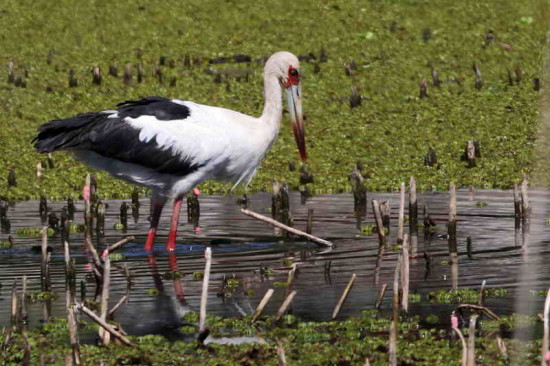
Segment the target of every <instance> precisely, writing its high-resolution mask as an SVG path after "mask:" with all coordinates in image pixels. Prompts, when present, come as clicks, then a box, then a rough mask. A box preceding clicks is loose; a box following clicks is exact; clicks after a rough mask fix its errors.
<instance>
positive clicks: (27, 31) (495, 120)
mask: <svg viewBox="0 0 550 366" xmlns="http://www.w3.org/2000/svg"><path fill="white" fill-rule="evenodd" d="M548 7H549V6H548V4H547V3H546V2H541V1H537V0H528V1H508V2H502V3H499V5H498V6H495V4H494V3H493V2H491V1H478V0H466V1H460V2H451V1H445V2H441V3H438V4H435V3H433V2H430V1H416V0H414V1H412V0H411V1H400V2H395V1H377V2H348V1H343V0H332V1H322V2H318V1H312V0H306V1H300V2H293V3H285V4H284V5H283V4H282V3H280V2H275V1H262V2H234V1H229V2H222V3H220V2H214V1H206V2H205V1H199V0H190V1H185V2H176V1H171V2H163V3H139V2H133V1H118V2H116V4H113V3H112V2H108V1H95V2H85V3H83V2H74V1H71V0H62V1H61V2H58V3H56V6H52V4H51V2H49V1H45V0H38V1H34V2H33V4H32V10H31V9H29V8H28V6H27V5H26V4H24V3H21V2H19V1H16V0H7V1H5V2H3V3H2V5H1V6H0V20H1V21H2V24H3V26H2V27H1V29H0V40H1V42H2V50H3V52H2V55H1V56H0V58H1V63H2V64H3V65H4V67H3V68H2V69H1V72H0V100H2V103H1V107H2V113H1V114H0V127H1V128H0V141H2V143H1V144H0V155H1V156H2V159H1V161H0V177H1V178H2V179H0V195H1V196H2V197H3V198H7V199H14V200H23V199H30V198H38V197H39V195H40V194H44V195H46V196H47V197H48V198H50V199H62V198H64V197H66V196H69V195H73V196H75V197H77V196H78V195H79V192H80V188H81V186H82V183H83V177H84V176H85V173H86V172H87V171H88V168H87V167H85V166H84V165H82V164H80V163H78V162H76V161H75V160H74V159H73V158H72V157H71V156H70V155H69V154H66V153H59V154H54V155H53V158H52V159H49V160H48V159H47V158H46V157H45V156H41V155H39V154H37V153H35V152H34V151H33V148H32V145H31V143H30V141H31V139H32V138H33V136H34V134H35V130H36V128H37V127H38V126H39V125H41V124H42V123H44V122H46V121H49V120H52V119H56V118H63V117H68V116H71V115H75V114H77V113H80V112H86V111H94V110H105V109H111V108H113V107H114V106H115V104H116V103H117V102H119V101H124V100H130V99H136V98H140V97H144V96H149V95H161V96H166V97H171V98H180V99H184V100H193V101H196V102H199V103H204V104H210V105H217V106H223V107H227V108H231V109H235V110H239V111H242V112H244V113H247V114H252V115H259V114H260V112H261V109H262V104H263V101H262V92H261V91H262V82H263V80H262V77H261V75H262V68H263V65H262V62H261V61H262V60H263V59H264V58H265V57H266V56H268V55H269V54H271V53H272V52H274V51H277V50H281V49H286V50H289V51H292V52H294V53H295V54H298V55H300V56H302V57H301V58H302V68H303V75H304V77H303V92H304V111H305V114H306V124H307V127H306V128H307V143H308V145H309V156H310V161H309V163H308V166H307V170H308V171H309V172H310V173H312V174H313V176H312V177H311V176H308V177H309V178H308V181H309V182H311V180H312V179H313V182H312V183H308V185H309V189H310V191H311V192H314V193H324V192H325V193H328V192H341V191H349V190H350V189H351V185H350V183H349V181H348V175H349V173H350V172H351V170H352V169H353V168H354V167H355V166H356V164H357V163H358V162H360V165H361V167H362V173H363V175H364V176H367V177H368V180H367V186H368V189H370V190H379V191H384V190H395V189H396V188H397V187H398V184H399V183H400V182H401V181H404V180H406V179H407V178H408V177H409V176H410V175H414V176H416V178H417V180H418V181H419V182H421V183H420V186H419V189H422V190H424V189H434V190H439V189H444V188H446V187H447V186H448V183H449V182H450V181H454V182H456V183H457V185H459V186H467V185H473V186H475V187H479V188H493V187H496V188H501V187H509V186H510V184H511V183H512V182H515V181H518V180H519V178H520V177H521V175H522V173H523V172H528V171H529V169H530V167H531V161H532V157H533V150H534V144H535V143H536V141H535V136H536V131H537V125H538V112H537V110H538V104H539V94H540V91H537V90H536V89H538V87H537V85H540V80H539V81H536V80H535V79H540V78H541V74H542V71H541V70H542V67H541V64H542V61H541V60H542V50H543V44H544V41H545V33H546V29H547V24H548V21H547V20H548V18H549V17H548V14H549V13H548ZM121 19H123V20H121ZM234 55H238V57H234ZM247 60H249V62H235V61H247ZM226 61H228V62H226ZM10 63H11V64H10ZM94 67H99V68H100V70H101V84H100V85H97V81H96V83H95V84H94V81H93V78H92V69H93V68H94ZM125 70H129V73H130V75H131V76H130V79H128V80H127V82H125V77H124V76H123V75H124V73H125ZM8 73H11V74H8ZM138 73H140V75H141V76H140V77H139V79H140V80H138ZM423 79H426V80H425V82H424V81H422V80H423ZM420 84H423V85H425V86H426V90H425V93H422V95H421V93H420V91H419V89H420V86H419V85H420ZM352 87H353V88H355V89H356V90H357V93H356V95H355V97H354V99H353V100H354V101H353V103H352V104H354V106H355V108H351V107H350V98H351V96H352V92H351V88H352ZM359 102H361V103H360V104H359ZM286 119H287V118H286V117H285V120H286ZM468 140H475V141H476V143H477V144H478V145H479V148H480V152H481V157H480V158H478V159H477V161H476V166H475V167H470V168H469V167H468V164H466V163H465V162H464V161H462V160H461V156H462V154H463V151H464V148H465V145H466V143H467V141H468ZM294 145H295V144H294V141H293V138H292V135H291V133H290V128H289V126H288V125H287V124H286V123H285V125H284V126H283V127H282V130H281V133H280V138H279V141H278V142H277V143H276V144H275V145H274V146H273V148H272V150H271V151H270V153H269V154H268V155H267V157H266V160H265V162H264V164H263V166H262V169H261V170H260V172H259V174H258V176H257V177H256V179H255V180H254V181H253V183H252V186H251V189H252V190H268V189H269V188H270V187H271V182H272V179H274V178H278V179H281V178H284V179H286V180H287V181H288V182H289V184H290V185H291V186H292V187H298V186H299V185H300V169H299V165H298V164H299V163H298V154H297V151H296V148H295V146H294ZM430 149H431V151H433V153H430V154H429V155H430V159H425V158H426V155H427V154H428V152H429V151H430ZM434 153H435V155H434ZM434 158H435V159H434ZM428 160H429V164H426V162H428ZM38 163H41V168H42V170H41V177H40V179H37V178H36V169H37V168H36V167H37V164H38ZM10 172H11V173H10ZM8 176H9V177H10V179H8ZM98 179H99V181H100V185H101V187H102V193H101V194H102V195H103V196H104V198H121V197H128V196H129V195H130V192H131V189H130V188H129V186H128V185H127V184H126V183H123V182H120V181H116V180H114V179H112V178H110V177H108V176H107V175H106V174H104V173H99V174H98ZM302 183H303V182H302ZM201 188H202V191H203V192H205V193H224V192H227V191H228V189H229V188H230V187H229V186H227V185H224V184H219V183H206V184H204V185H203V186H201Z"/></svg>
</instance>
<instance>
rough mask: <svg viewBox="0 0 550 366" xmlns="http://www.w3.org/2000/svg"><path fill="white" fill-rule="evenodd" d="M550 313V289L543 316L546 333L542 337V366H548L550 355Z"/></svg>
mask: <svg viewBox="0 0 550 366" xmlns="http://www.w3.org/2000/svg"><path fill="white" fill-rule="evenodd" d="M549 311H550V288H549V289H548V292H547V293H546V300H545V301H544V313H543V314H542V315H543V321H544V333H543V337H542V353H541V356H542V357H541V359H542V362H541V365H542V366H546V365H548V363H547V359H548V356H550V354H549V353H548V342H549V341H548V340H549V338H548V337H549V332H550V325H549V324H548V312H549Z"/></svg>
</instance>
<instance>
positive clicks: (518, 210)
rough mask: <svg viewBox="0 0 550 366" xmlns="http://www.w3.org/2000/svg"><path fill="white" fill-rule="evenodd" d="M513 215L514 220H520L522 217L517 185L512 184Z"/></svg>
mask: <svg viewBox="0 0 550 366" xmlns="http://www.w3.org/2000/svg"><path fill="white" fill-rule="evenodd" d="M514 215H515V217H516V219H520V218H521V217H522V216H523V214H522V212H521V197H520V193H519V190H518V185H517V183H514Z"/></svg>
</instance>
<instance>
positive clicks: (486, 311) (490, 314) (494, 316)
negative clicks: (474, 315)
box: [457, 304, 500, 321]
mask: <svg viewBox="0 0 550 366" xmlns="http://www.w3.org/2000/svg"><path fill="white" fill-rule="evenodd" d="M461 308H469V309H474V310H479V311H482V312H483V313H484V314H485V315H487V316H488V317H489V318H492V319H494V320H497V321H498V320H500V317H499V316H498V315H497V314H495V313H493V312H492V311H491V309H489V308H487V307H485V306H481V305H474V304H458V306H457V309H461Z"/></svg>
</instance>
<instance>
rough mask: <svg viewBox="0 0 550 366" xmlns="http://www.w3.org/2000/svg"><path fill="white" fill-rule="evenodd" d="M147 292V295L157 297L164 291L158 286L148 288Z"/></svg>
mask: <svg viewBox="0 0 550 366" xmlns="http://www.w3.org/2000/svg"><path fill="white" fill-rule="evenodd" d="M145 293H146V294H147V296H151V297H155V296H158V295H160V294H161V293H162V292H161V291H160V290H159V289H157V288H148V289H147V290H146V291H145Z"/></svg>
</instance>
